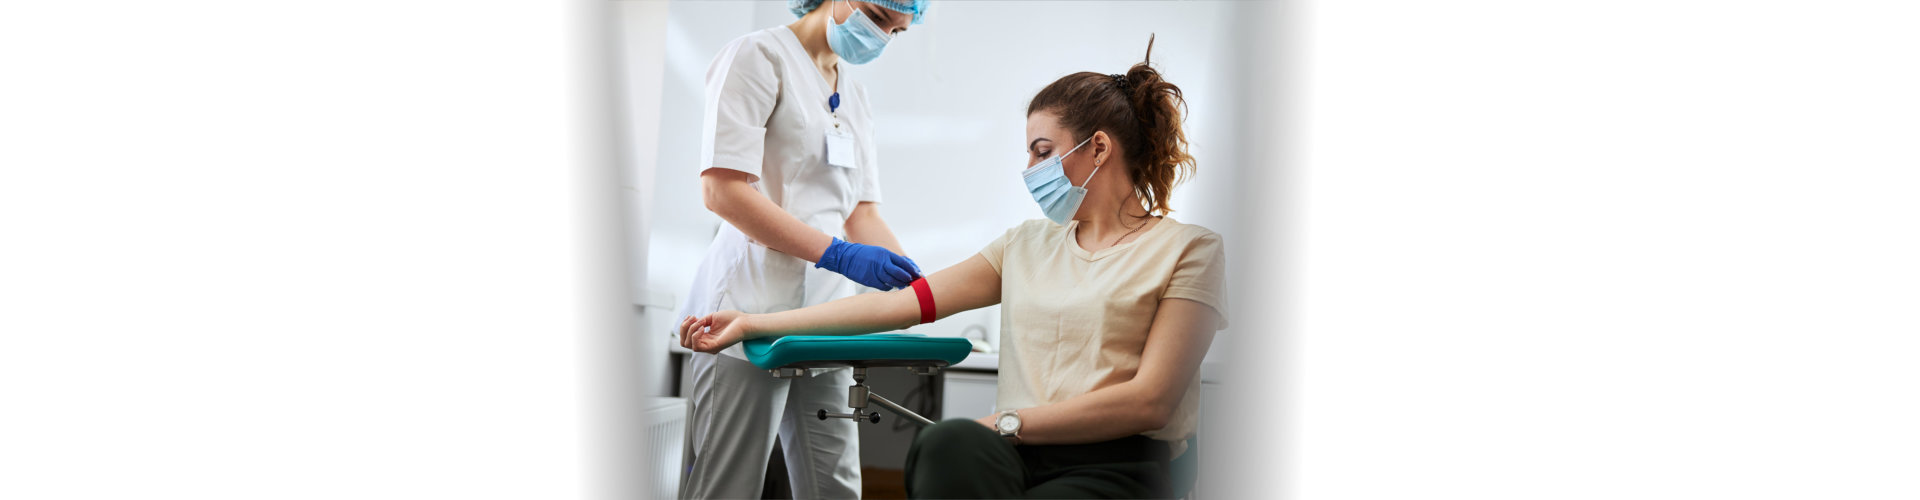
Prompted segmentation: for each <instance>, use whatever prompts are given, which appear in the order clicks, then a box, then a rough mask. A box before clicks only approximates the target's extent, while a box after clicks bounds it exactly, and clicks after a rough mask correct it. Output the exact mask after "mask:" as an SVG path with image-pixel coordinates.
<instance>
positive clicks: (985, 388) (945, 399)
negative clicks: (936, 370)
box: [940, 370, 995, 420]
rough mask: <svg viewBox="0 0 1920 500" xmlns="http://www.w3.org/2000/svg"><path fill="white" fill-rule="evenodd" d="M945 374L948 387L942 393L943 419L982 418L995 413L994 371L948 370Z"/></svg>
mask: <svg viewBox="0 0 1920 500" xmlns="http://www.w3.org/2000/svg"><path fill="white" fill-rule="evenodd" d="M945 375H946V379H947V381H946V387H944V388H943V389H942V392H941V394H940V412H941V413H940V417H941V419H942V420H945V419H950V418H980V417H984V416H987V415H988V414H991V413H993V397H994V391H995V386H994V384H995V377H994V374H993V372H977V371H969V370H946V371H945Z"/></svg>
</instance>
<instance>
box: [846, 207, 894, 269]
mask: <svg viewBox="0 0 1920 500" xmlns="http://www.w3.org/2000/svg"><path fill="white" fill-rule="evenodd" d="M846 229H847V241H851V242H854V243H861V244H866V245H873V246H877V247H880V248H885V249H887V250H889V251H892V252H893V253H897V254H900V255H901V256H903V257H904V256H906V255H907V251H906V249H905V248H904V247H901V246H900V239H899V238H895V237H894V236H893V229H892V228H889V227H887V221H886V220H885V219H881V218H880V207H879V204H878V203H874V202H871V201H863V202H860V204H859V205H855V206H854V207H853V214H851V215H848V216H847V224H846Z"/></svg>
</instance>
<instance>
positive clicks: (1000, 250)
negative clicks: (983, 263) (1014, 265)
mask: <svg viewBox="0 0 1920 500" xmlns="http://www.w3.org/2000/svg"><path fill="white" fill-rule="evenodd" d="M1019 231H1020V226H1014V227H1013V228H1011V229H1008V230H1007V232H1006V233H1005V234H1001V235H1000V237H999V238H996V239H994V240H993V243H988V244H987V247H986V248H982V249H980V256H981V257H983V258H985V259H987V265H989V266H993V272H996V273H1000V274H1002V275H1005V274H1006V271H1005V270H1003V268H1002V267H1001V264H1003V263H1004V261H1005V259H1006V258H1007V244H1008V243H1009V242H1011V241H1013V235H1014V234H1015V233H1018V232H1019Z"/></svg>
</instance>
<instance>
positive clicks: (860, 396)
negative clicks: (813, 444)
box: [767, 359, 947, 425]
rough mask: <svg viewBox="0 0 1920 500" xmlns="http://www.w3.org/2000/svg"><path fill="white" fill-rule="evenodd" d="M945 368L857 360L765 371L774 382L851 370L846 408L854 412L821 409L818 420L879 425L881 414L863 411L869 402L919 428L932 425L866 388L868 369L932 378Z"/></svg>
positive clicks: (938, 364)
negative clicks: (819, 372) (889, 369)
mask: <svg viewBox="0 0 1920 500" xmlns="http://www.w3.org/2000/svg"><path fill="white" fill-rule="evenodd" d="M946 365H947V363H946V362H944V361H926V360H914V361H904V360H873V359H866V360H858V361H808V362H801V363H794V364H790V365H787V366H782V367H779V368H774V369H772V370H767V371H769V372H772V373H773V376H774V377H777V378H793V377H798V376H801V375H805V374H806V373H807V369H808V368H837V367H841V366H852V367H853V387H848V388H847V406H848V407H850V408H853V412H851V413H832V412H828V411H827V410H824V409H822V410H820V412H819V413H818V414H817V415H818V416H819V417H820V420H826V419H829V418H844V419H849V420H865V421H868V422H870V423H875V424H877V423H880V412H867V411H866V409H867V403H870V402H871V403H879V404H880V407H882V408H886V409H887V410H888V411H891V412H893V413H895V414H898V415H900V416H902V417H906V418H907V419H908V420H912V421H914V422H915V423H918V424H920V425H933V421H932V420H928V419H927V417H922V416H920V414H918V413H914V412H913V410H908V409H907V408H906V407H903V406H900V405H899V404H896V403H894V402H893V401H891V400H888V399H887V398H885V397H881V396H880V395H879V394H874V393H873V391H871V390H869V389H868V387H867V368H870V367H904V368H907V369H908V370H911V371H912V372H913V373H914V374H915V375H932V374H935V373H939V372H940V369H941V368H944V367H946Z"/></svg>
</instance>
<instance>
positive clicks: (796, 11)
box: [787, 0, 927, 24]
mask: <svg viewBox="0 0 1920 500" xmlns="http://www.w3.org/2000/svg"><path fill="white" fill-rule="evenodd" d="M823 1H826V0H787V10H791V11H793V15H794V17H799V16H804V15H807V13H808V12H813V8H814V7H819V6H820V2H823ZM860 1H862V2H866V3H870V4H874V5H878V6H881V7H886V8H888V9H891V10H893V11H894V12H899V13H901V14H909V15H912V16H913V24H920V18H921V17H923V16H925V15H926V13H927V0H904V1H894V0H860Z"/></svg>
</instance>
